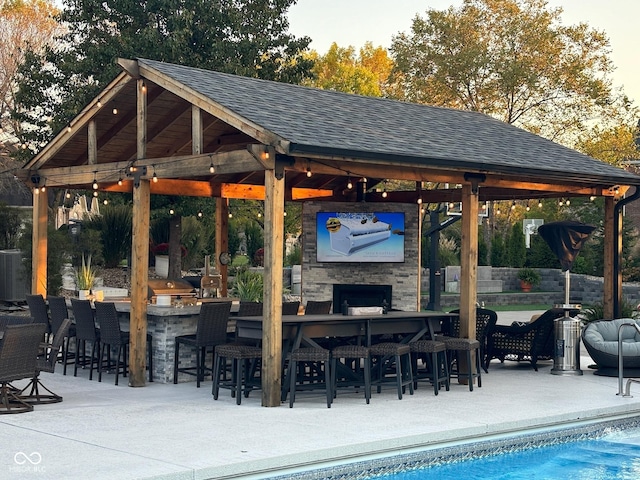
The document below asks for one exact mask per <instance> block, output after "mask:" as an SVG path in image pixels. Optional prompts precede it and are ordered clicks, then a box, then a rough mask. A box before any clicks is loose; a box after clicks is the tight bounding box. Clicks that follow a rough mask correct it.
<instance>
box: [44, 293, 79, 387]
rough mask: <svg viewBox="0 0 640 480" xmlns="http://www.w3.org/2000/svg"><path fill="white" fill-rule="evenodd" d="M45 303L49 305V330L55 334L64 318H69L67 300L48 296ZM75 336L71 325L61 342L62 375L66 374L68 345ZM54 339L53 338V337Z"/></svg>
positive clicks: (68, 355) (73, 327) (74, 329)
mask: <svg viewBox="0 0 640 480" xmlns="http://www.w3.org/2000/svg"><path fill="white" fill-rule="evenodd" d="M47 302H48V303H49V312H50V314H51V315H50V317H51V330H53V332H57V331H58V329H59V328H60V326H61V325H62V322H64V320H65V319H66V318H69V310H68V309H67V300H66V299H65V298H64V297H57V296H52V295H48V296H47ZM75 336H76V326H75V325H74V324H73V323H71V325H69V330H68V333H67V335H66V336H65V337H64V338H63V340H62V346H61V348H60V356H61V359H62V365H63V369H62V374H63V375H66V374H67V365H68V363H69V357H70V354H69V345H70V343H71V339H72V338H75ZM54 338H55V336H54Z"/></svg>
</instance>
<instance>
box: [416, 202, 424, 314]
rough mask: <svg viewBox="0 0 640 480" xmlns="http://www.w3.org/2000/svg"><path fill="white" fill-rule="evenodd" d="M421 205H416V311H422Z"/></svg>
mask: <svg viewBox="0 0 640 480" xmlns="http://www.w3.org/2000/svg"><path fill="white" fill-rule="evenodd" d="M423 216H424V215H423V213H422V203H420V204H419V205H418V275H417V281H418V284H417V285H416V291H417V292H418V298H417V302H416V303H417V305H416V311H417V312H419V311H421V310H422V220H423Z"/></svg>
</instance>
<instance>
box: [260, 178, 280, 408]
mask: <svg viewBox="0 0 640 480" xmlns="http://www.w3.org/2000/svg"><path fill="white" fill-rule="evenodd" d="M264 178H265V180H264V183H265V201H264V211H265V218H264V220H265V222H264V245H265V249H264V250H265V252H264V253H265V255H264V308H263V321H262V406H264V407H277V406H279V405H280V398H281V385H282V263H283V249H284V215H283V212H284V178H280V179H278V178H277V175H276V171H275V170H265V172H264Z"/></svg>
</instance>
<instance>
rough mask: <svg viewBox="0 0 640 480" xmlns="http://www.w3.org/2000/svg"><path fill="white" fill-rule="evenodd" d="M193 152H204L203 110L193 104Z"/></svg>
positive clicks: (196, 153) (195, 153)
mask: <svg viewBox="0 0 640 480" xmlns="http://www.w3.org/2000/svg"><path fill="white" fill-rule="evenodd" d="M191 153H193V154H194V155H198V154H200V153H202V110H200V109H199V108H198V107H196V106H195V105H191Z"/></svg>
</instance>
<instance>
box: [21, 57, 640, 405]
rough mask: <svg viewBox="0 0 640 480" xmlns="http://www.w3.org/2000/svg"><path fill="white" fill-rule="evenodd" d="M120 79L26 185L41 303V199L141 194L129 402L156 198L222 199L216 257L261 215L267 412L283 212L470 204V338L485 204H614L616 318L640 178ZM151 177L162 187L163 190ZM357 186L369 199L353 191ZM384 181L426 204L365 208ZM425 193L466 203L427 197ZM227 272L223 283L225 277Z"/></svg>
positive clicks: (298, 89) (268, 103) (172, 74)
mask: <svg viewBox="0 0 640 480" xmlns="http://www.w3.org/2000/svg"><path fill="white" fill-rule="evenodd" d="M119 64H120V66H121V67H122V72H121V73H120V74H119V75H118V76H117V78H115V79H114V80H113V81H112V82H111V83H110V84H109V85H108V86H107V87H106V88H105V89H104V90H103V91H102V92H100V94H99V95H98V96H96V97H95V98H94V99H93V100H92V101H91V102H90V103H89V104H88V105H87V106H86V107H85V108H84V109H83V110H82V111H81V112H80V113H79V114H78V115H77V117H75V118H74V119H73V120H72V121H71V122H70V123H69V125H68V127H67V128H66V129H64V130H62V131H61V132H59V133H58V134H57V135H56V136H55V137H54V138H53V139H52V140H51V141H50V142H49V143H48V144H47V145H46V146H45V147H44V148H43V149H42V150H41V151H40V152H39V153H38V154H37V155H36V156H35V157H34V158H33V159H31V160H30V161H29V162H27V163H26V164H25V165H24V167H23V170H22V171H21V173H20V176H21V178H22V179H23V180H24V181H25V182H26V183H27V184H28V185H30V186H31V187H33V188H34V195H33V199H34V201H33V204H34V210H33V212H34V213H33V225H34V228H33V274H32V291H33V292H35V293H42V294H45V295H46V276H47V271H46V258H47V233H46V232H47V229H46V224H47V203H46V195H40V194H38V193H37V192H38V191H39V187H42V186H44V185H46V187H47V188H79V189H82V188H84V189H89V190H90V189H91V188H92V185H93V184H96V185H94V187H95V186H97V187H98V188H97V189H98V190H101V191H112V192H114V191H120V192H130V193H132V195H133V244H132V265H131V267H132V269H131V271H132V278H131V284H132V287H131V356H130V359H131V361H130V363H131V366H130V371H131V373H130V379H129V383H130V385H131V386H142V385H144V382H145V380H144V377H145V375H144V369H145V354H144V352H145V338H146V309H147V282H148V264H147V263H148V249H149V211H150V206H149V205H150V195H152V194H167V195H185V196H186V195H188V196H201V197H210V198H213V199H215V202H216V228H217V231H218V234H217V235H216V245H215V251H216V253H217V254H219V253H220V252H225V251H226V250H227V237H226V229H227V222H228V200H229V199H231V198H244V199H261V200H264V206H265V236H264V238H265V258H264V263H265V282H264V285H265V291H264V328H263V376H262V382H263V385H262V386H263V389H262V404H263V405H264V406H276V405H280V384H281V378H280V376H281V373H280V366H281V359H282V342H281V340H282V329H281V308H280V307H281V303H282V282H281V278H282V270H283V251H282V248H281V247H282V245H283V244H284V239H283V211H284V203H285V199H286V200H292V201H314V202H321V201H332V202H345V203H349V202H356V201H362V200H363V198H362V195H363V194H364V193H366V202H384V203H390V202H400V203H404V204H413V205H416V208H417V209H418V211H419V204H420V203H421V202H425V203H427V202H461V203H462V205H463V211H462V251H461V275H460V280H461V281H460V318H461V330H462V334H463V336H466V337H470V338H473V337H474V336H475V331H474V330H475V322H474V321H470V320H471V319H475V304H476V271H477V256H478V246H477V233H478V223H477V216H478V212H479V202H484V201H488V200H507V199H508V200H518V199H529V198H534V199H538V198H550V197H553V198H560V197H578V196H586V197H590V196H594V197H604V198H605V218H604V225H605V237H606V249H605V255H606V258H605V289H604V304H605V312H607V314H608V315H610V316H613V308H614V304H615V302H616V298H614V296H615V292H616V288H617V287H618V286H619V284H620V282H621V280H620V274H619V272H618V271H617V270H616V262H617V252H618V248H619V245H620V233H619V231H620V229H619V223H620V221H621V209H619V208H616V205H617V204H618V201H619V200H620V199H622V198H623V197H624V194H625V192H627V190H628V189H629V187H631V186H634V187H638V186H639V185H640V176H637V175H635V174H633V173H630V172H627V171H625V170H624V169H621V168H617V167H614V166H611V165H608V164H606V163H603V162H601V161H598V160H595V159H593V158H591V157H588V156H586V155H583V154H581V153H579V152H576V151H574V150H571V149H569V148H566V147H564V146H561V145H559V144H556V143H554V142H552V141H549V140H547V139H544V138H541V137H539V136H536V135H534V134H532V133H529V132H526V131H524V130H521V129H519V128H517V127H514V126H512V125H508V124H505V123H503V122H500V121H498V120H496V119H493V118H491V117H488V116H486V115H483V114H480V113H477V112H469V111H461V110H453V109H446V108H439V107H432V106H425V105H418V104H412V103H407V102H399V101H394V100H387V99H380V98H372V97H363V96H358V95H350V94H344V93H339V92H333V91H326V90H319V89H314V88H308V87H302V86H298V85H289V84H283V83H277V82H271V81H265V80H259V79H255V78H247V77H239V76H234V75H229V74H223V73H219V72H213V71H207V70H202V69H198V68H192V67H185V66H180V65H173V64H167V63H162V62H158V61H153V60H147V59H141V58H140V59H135V60H129V59H121V60H119ZM154 174H155V175H156V176H157V177H158V178H159V179H161V181H159V182H157V183H155V182H152V181H151V180H152V176H153V175H154ZM352 178H353V179H354V181H355V180H356V179H358V180H360V182H359V183H358V185H360V187H359V188H355V189H349V188H346V185H347V183H350V182H351V179H352ZM364 179H366V181H362V180H364ZM385 179H396V180H409V181H413V182H415V189H414V190H411V191H404V192H385V195H382V193H381V192H371V191H367V192H365V190H364V189H370V188H371V187H372V186H374V185H376V184H378V183H380V182H382V181H384V180H385ZM427 181H428V182H439V183H443V184H444V183H448V184H450V185H456V186H457V187H458V188H448V189H438V190H423V189H422V188H421V186H422V184H423V182H427ZM363 185H364V186H363ZM218 266H219V269H220V271H221V273H222V275H223V278H224V279H225V280H226V268H227V267H226V265H218ZM419 270H420V265H419V262H416V265H415V271H416V272H419ZM416 275H417V277H418V278H419V273H416ZM223 283H226V282H223ZM419 284H420V283H419V282H417V283H416V289H419ZM224 293H226V292H224ZM417 298H418V301H417V303H416V308H417V309H419V308H420V304H419V295H417Z"/></svg>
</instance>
